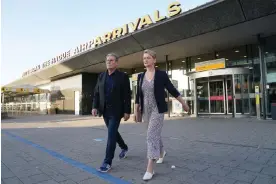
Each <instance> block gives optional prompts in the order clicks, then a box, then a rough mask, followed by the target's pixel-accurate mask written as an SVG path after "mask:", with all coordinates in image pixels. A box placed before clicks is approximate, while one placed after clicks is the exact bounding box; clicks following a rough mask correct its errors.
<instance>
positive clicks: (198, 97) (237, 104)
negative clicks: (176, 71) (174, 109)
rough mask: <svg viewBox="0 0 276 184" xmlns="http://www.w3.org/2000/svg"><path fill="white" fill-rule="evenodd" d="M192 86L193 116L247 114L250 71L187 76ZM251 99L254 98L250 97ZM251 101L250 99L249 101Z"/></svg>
mask: <svg viewBox="0 0 276 184" xmlns="http://www.w3.org/2000/svg"><path fill="white" fill-rule="evenodd" d="M189 76H190V78H191V80H192V81H193V85H194V91H195V93H194V95H195V101H194V103H193V104H195V105H194V114H224V115H232V116H234V117H235V116H236V114H250V108H251V103H250V89H249V87H250V85H251V83H250V70H249V69H248V68H226V69H218V70H211V71H204V72H196V73H192V74H190V75H189ZM253 98H254V96H253ZM252 100H253V99H252Z"/></svg>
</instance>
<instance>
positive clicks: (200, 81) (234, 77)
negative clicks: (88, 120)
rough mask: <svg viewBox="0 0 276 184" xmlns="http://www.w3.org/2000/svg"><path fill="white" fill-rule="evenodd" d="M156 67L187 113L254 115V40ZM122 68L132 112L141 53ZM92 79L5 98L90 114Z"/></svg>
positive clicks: (274, 53) (273, 56) (273, 95)
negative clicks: (208, 66)
mask: <svg viewBox="0 0 276 184" xmlns="http://www.w3.org/2000/svg"><path fill="white" fill-rule="evenodd" d="M264 40H265V41H264V62H265V74H266V80H267V86H266V90H267V96H264V97H263V96H262V95H260V98H261V101H260V103H261V104H260V106H261V105H262V102H263V100H264V99H266V100H267V107H266V109H265V110H266V114H267V115H268V117H269V116H270V115H271V103H273V102H274V103H275V102H276V36H271V37H267V38H264ZM217 59H221V60H223V61H225V67H222V68H220V69H212V70H206V71H197V70H196V66H197V65H198V63H201V62H205V61H214V60H217ZM122 67H123V66H122ZM156 67H157V68H158V69H160V70H163V71H167V73H168V75H169V78H170V80H171V81H172V83H173V84H174V86H175V87H176V88H177V89H178V90H179V92H180V94H181V96H182V97H183V98H184V100H186V102H187V103H188V104H189V106H190V109H191V111H190V112H189V113H190V114H194V115H201V114H223V115H253V116H255V115H256V114H257V110H256V97H255V96H256V95H255V87H256V86H258V87H260V92H261V93H262V91H261V85H262V81H261V72H260V70H261V68H260V52H259V45H258V44H257V43H256V44H248V45H242V46H237V47H234V48H229V49H224V50H217V51H213V52H211V53H204V54H199V55H196V56H189V57H185V58H179V59H177V60H168V61H166V62H164V61H163V62H160V63H159V62H158V61H157V65H156ZM127 71H128V72H127V73H128V74H129V77H130V84H131V91H132V112H134V111H133V108H134V103H135V93H136V91H137V74H138V73H141V72H144V71H145V68H144V67H143V63H142V58H141V65H140V67H138V68H135V69H129V70H127ZM223 71H225V73H223ZM206 72H207V73H208V75H205V76H204V75H203V74H204V73H205V74H206ZM221 72H222V73H221ZM227 72H228V73H227ZM195 76H197V77H195ZM96 79H97V74H90V73H89V74H88V73H87V74H79V75H76V76H72V77H68V78H64V79H59V80H56V81H52V82H51V83H49V85H48V86H46V88H47V89H49V90H51V95H50V96H49V95H48V96H46V95H43V94H41V95H29V96H21V97H12V98H8V97H6V98H5V103H21V104H26V105H23V106H21V107H20V108H24V109H26V110H28V109H38V108H39V109H47V108H49V107H47V106H48V105H47V101H50V102H51V105H52V106H55V107H56V108H57V109H58V111H59V113H70V114H74V113H75V110H76V108H77V106H76V104H79V112H80V114H90V112H91V108H92V97H93V90H94V87H95V84H96ZM44 87H45V86H44ZM44 87H41V88H44ZM76 91H78V92H79V101H78V102H76V98H75V94H76V93H75V92H76ZM77 99H78V98H77ZM166 100H167V102H168V107H169V112H168V113H169V114H170V115H174V114H182V113H183V111H182V107H181V105H180V104H179V103H178V101H177V100H175V99H174V98H173V97H172V96H171V95H168V96H167V98H166ZM29 102H31V103H29ZM38 102H39V103H38ZM30 104H32V105H30ZM13 108H17V107H13ZM261 109H262V108H261ZM261 114H262V112H261Z"/></svg>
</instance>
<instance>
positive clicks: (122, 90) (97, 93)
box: [93, 70, 131, 118]
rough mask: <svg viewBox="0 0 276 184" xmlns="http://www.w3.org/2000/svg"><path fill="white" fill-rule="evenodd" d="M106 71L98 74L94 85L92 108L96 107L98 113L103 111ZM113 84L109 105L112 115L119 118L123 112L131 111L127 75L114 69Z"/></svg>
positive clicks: (100, 113)
mask: <svg viewBox="0 0 276 184" xmlns="http://www.w3.org/2000/svg"><path fill="white" fill-rule="evenodd" d="M107 75H108V72H107V71H106V72H103V73H101V74H100V75H99V77H98V81H97V84H96V87H95V89H94V97H93V109H97V110H98V112H99V115H100V116H101V115H102V114H104V111H105V84H106V82H105V79H106V76H107ZM113 83H114V85H113V88H112V90H111V98H110V99H111V105H112V110H113V111H114V112H113V114H114V116H116V117H118V118H121V117H123V116H124V113H126V114H130V112H131V91H130V82H129V78H128V75H127V74H126V73H124V72H121V71H118V70H116V71H115V73H114V81H113Z"/></svg>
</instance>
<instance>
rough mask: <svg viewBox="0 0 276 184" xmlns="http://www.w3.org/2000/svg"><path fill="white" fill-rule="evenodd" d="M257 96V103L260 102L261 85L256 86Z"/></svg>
mask: <svg viewBox="0 0 276 184" xmlns="http://www.w3.org/2000/svg"><path fill="white" fill-rule="evenodd" d="M255 97H256V105H259V104H260V88H259V86H255Z"/></svg>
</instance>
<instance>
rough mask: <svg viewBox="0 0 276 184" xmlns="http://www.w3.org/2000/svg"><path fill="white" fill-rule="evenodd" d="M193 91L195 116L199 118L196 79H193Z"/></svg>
mask: <svg viewBox="0 0 276 184" xmlns="http://www.w3.org/2000/svg"><path fill="white" fill-rule="evenodd" d="M193 80H194V81H193V89H194V114H195V117H197V116H198V112H197V109H198V107H197V104H198V103H197V102H198V101H197V89H196V78H194V79H193Z"/></svg>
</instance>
